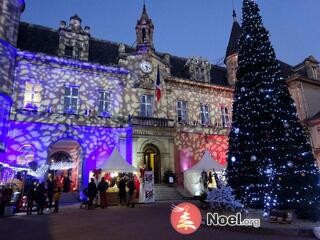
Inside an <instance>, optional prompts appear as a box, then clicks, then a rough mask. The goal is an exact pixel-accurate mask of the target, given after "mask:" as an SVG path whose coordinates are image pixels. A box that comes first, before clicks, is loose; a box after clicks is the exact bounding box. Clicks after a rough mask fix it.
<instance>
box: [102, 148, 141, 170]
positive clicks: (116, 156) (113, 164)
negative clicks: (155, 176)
mask: <svg viewBox="0 0 320 240" xmlns="http://www.w3.org/2000/svg"><path fill="white" fill-rule="evenodd" d="M97 168H101V169H102V171H106V172H137V171H138V169H137V168H135V167H134V166H132V165H130V164H129V163H128V162H127V161H126V160H125V159H124V158H123V157H122V156H121V154H120V153H119V152H118V150H117V148H114V149H113V151H112V153H111V155H110V156H109V158H108V159H106V160H105V161H103V162H102V163H101V164H100V165H99V166H97Z"/></svg>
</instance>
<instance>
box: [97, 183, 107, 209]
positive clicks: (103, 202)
mask: <svg viewBox="0 0 320 240" xmlns="http://www.w3.org/2000/svg"><path fill="white" fill-rule="evenodd" d="M108 188H109V184H108V182H106V181H105V180H104V177H103V178H101V182H99V184H98V190H99V193H100V206H101V208H102V209H104V208H106V207H108V201H107V190H108Z"/></svg>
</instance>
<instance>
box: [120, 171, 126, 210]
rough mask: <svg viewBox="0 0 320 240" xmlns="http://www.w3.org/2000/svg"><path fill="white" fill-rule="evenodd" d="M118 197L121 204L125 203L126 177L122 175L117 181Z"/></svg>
mask: <svg viewBox="0 0 320 240" xmlns="http://www.w3.org/2000/svg"><path fill="white" fill-rule="evenodd" d="M118 188H119V198H120V204H121V205H122V206H123V205H124V204H126V179H125V176H122V177H121V179H120V181H119V186H118Z"/></svg>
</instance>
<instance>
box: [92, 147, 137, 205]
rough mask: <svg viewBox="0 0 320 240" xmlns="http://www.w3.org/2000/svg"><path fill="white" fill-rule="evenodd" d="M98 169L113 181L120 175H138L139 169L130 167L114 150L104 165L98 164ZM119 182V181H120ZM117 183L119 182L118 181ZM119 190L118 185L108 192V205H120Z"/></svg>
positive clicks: (115, 149)
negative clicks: (109, 175) (108, 174)
mask: <svg viewBox="0 0 320 240" xmlns="http://www.w3.org/2000/svg"><path fill="white" fill-rule="evenodd" d="M96 167H97V169H101V173H110V174H111V177H113V179H116V178H117V177H118V173H133V174H134V173H136V172H138V169H137V168H135V167H134V166H132V165H130V164H129V163H128V162H127V161H126V160H125V159H124V158H123V157H122V156H121V154H120V153H119V151H118V150H117V148H114V149H113V151H112V153H111V155H110V156H109V157H108V158H107V159H106V160H104V161H103V162H102V163H100V164H97V166H96ZM118 180H119V179H118ZM116 182H117V181H116ZM118 195H119V188H118V186H117V184H114V186H112V187H110V188H109V189H108V190H107V199H108V205H117V204H118V203H119V196H118Z"/></svg>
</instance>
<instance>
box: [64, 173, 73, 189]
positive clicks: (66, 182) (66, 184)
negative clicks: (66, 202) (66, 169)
mask: <svg viewBox="0 0 320 240" xmlns="http://www.w3.org/2000/svg"><path fill="white" fill-rule="evenodd" d="M71 183H73V182H72V181H71V180H70V178H69V176H64V178H63V192H69V191H70V186H71Z"/></svg>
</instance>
